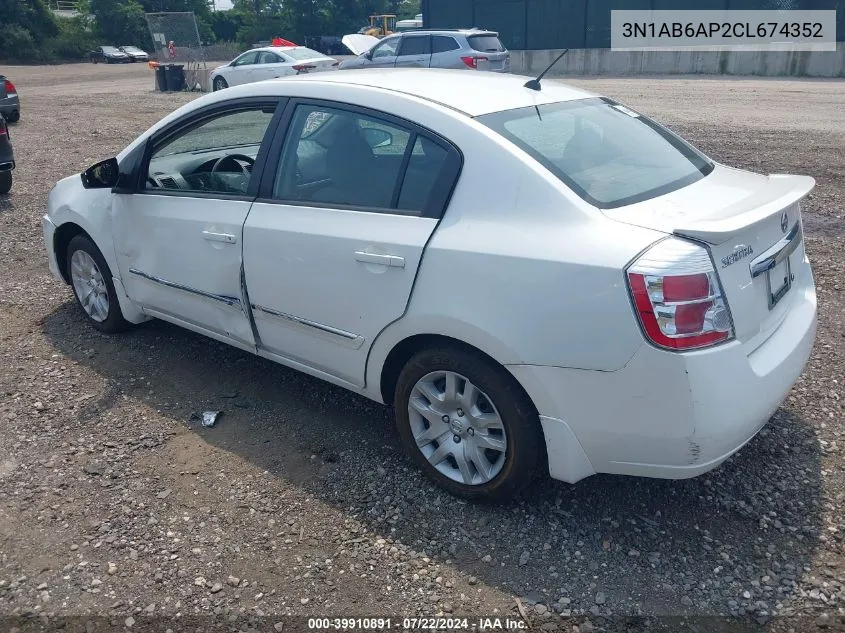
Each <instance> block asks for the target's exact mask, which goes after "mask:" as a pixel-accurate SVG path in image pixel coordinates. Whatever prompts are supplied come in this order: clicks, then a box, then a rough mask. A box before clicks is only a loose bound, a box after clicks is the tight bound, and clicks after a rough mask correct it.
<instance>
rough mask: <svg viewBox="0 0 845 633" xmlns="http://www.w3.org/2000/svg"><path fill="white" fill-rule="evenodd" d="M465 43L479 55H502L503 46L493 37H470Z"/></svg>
mask: <svg viewBox="0 0 845 633" xmlns="http://www.w3.org/2000/svg"><path fill="white" fill-rule="evenodd" d="M467 42H469V45H470V46H471V47H472V49H473V50H475V51H478V52H480V53H503V52H504V51H505V46H504V44H502V41H501V40H500V39H499V38H498V37H497V36H495V35H471V36H469V37H468V38H467Z"/></svg>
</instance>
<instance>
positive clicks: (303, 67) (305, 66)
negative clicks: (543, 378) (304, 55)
mask: <svg viewBox="0 0 845 633" xmlns="http://www.w3.org/2000/svg"><path fill="white" fill-rule="evenodd" d="M314 68H316V66H309V65H308V64H297V65H296V66H294V67H293V69H294V70H295V71H296V72H298V73H299V72H302V71H303V70H312V69H314Z"/></svg>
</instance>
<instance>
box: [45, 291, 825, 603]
mask: <svg viewBox="0 0 845 633" xmlns="http://www.w3.org/2000/svg"><path fill="white" fill-rule="evenodd" d="M43 329H44V332H45V333H46V336H47V337H48V338H49V340H50V341H51V342H52V344H53V345H54V347H55V348H56V350H57V351H58V352H60V353H62V354H63V355H65V356H67V357H68V358H70V359H73V360H74V361H76V362H78V363H81V364H83V365H85V366H88V367H90V368H91V369H93V370H94V371H96V372H97V373H98V374H100V375H101V376H103V377H104V378H106V379H108V380H109V381H111V382H112V384H114V385H118V386H117V389H118V391H119V392H120V393H122V394H124V395H126V396H127V397H129V398H137V399H139V400H140V399H142V398H143V399H144V400H145V401H146V402H147V403H149V404H150V405H152V406H155V407H156V408H159V409H161V410H163V411H164V412H165V414H167V415H169V416H171V417H173V418H174V419H177V420H182V421H184V422H185V423H186V424H188V425H189V427H190V428H191V429H193V432H195V433H197V434H198V435H199V436H200V437H201V438H202V440H203V441H204V442H207V443H208V444H209V445H211V446H214V447H217V448H218V449H221V450H224V451H228V452H230V453H233V454H236V455H238V456H240V457H242V458H244V459H246V460H248V461H249V462H251V463H252V464H254V465H255V466H257V467H258V468H260V469H262V470H266V471H268V472H269V473H271V474H272V475H273V476H275V477H278V478H280V479H283V480H287V481H290V482H293V483H294V484H295V485H297V486H300V487H301V488H303V489H305V490H306V491H307V492H308V493H309V494H311V495H313V496H314V497H316V498H317V499H320V500H321V501H323V502H325V503H329V504H332V505H334V506H336V507H337V508H339V509H342V510H343V511H344V512H354V514H355V515H356V516H357V518H358V519H359V520H363V521H365V522H366V523H367V524H368V527H370V528H371V529H372V530H374V531H376V532H378V533H380V534H382V535H384V536H385V537H389V538H394V539H399V540H401V542H402V543H404V544H406V545H410V546H412V547H414V548H415V549H417V550H419V551H425V552H426V554H427V555H429V556H433V557H437V558H439V559H440V560H443V561H446V560H448V561H451V564H452V565H454V566H455V567H456V568H457V569H459V570H461V571H463V572H465V573H467V574H471V575H473V576H475V577H476V578H477V579H478V580H479V581H480V582H483V583H487V584H489V585H493V586H496V587H499V588H501V589H502V590H504V591H508V592H511V593H513V594H515V595H517V596H520V597H521V598H522V600H523V601H524V602H526V603H528V604H531V603H533V602H542V603H545V604H549V605H551V604H553V603H554V602H556V601H557V600H558V599H559V598H560V597H561V596H566V595H569V596H572V600H573V603H576V602H578V601H581V602H582V604H583V602H584V600H585V597H587V596H589V599H588V604H587V605H586V606H587V608H592V609H594V610H598V611H600V612H601V611H602V610H603V607H599V606H593V596H595V594H596V593H597V592H598V591H600V592H603V593H605V594H606V596H605V598H606V601H607V603H608V604H613V605H614V613H622V612H625V610H626V608H627V609H628V610H629V612H630V613H631V614H633V615H637V614H638V612H645V613H648V614H664V615H678V614H680V615H683V614H687V615H695V614H715V613H726V612H727V611H728V610H729V608H733V607H734V605H732V604H731V606H730V607H729V606H728V605H729V604H730V603H729V601H730V600H736V603H737V604H736V608H737V609H739V608H748V609H749V610H750V611H753V610H754V609H755V608H756V609H762V607H760V606H759V604H757V605H756V606H755V602H757V601H760V600H763V601H765V602H766V605H767V607H768V608H769V609H771V608H774V606H775V604H776V603H781V604H783V605H788V604H789V603H790V600H791V599H792V598H793V597H794V594H793V592H794V591H797V589H795V586H796V585H795V583H793V582H792V580H793V579H798V578H799V577H800V576H801V575H802V574H803V573H804V567H805V566H806V565H808V564H810V560H811V557H812V555H813V553H814V551H815V549H816V547H817V545H818V542H819V536H820V531H821V529H822V527H821V526H822V517H821V508H822V501H821V499H822V489H821V487H822V482H821V473H820V468H821V466H820V463H821V462H820V448H819V445H818V442H817V440H816V438H815V435H814V432H813V429H812V428H811V427H810V425H809V424H807V423H806V422H805V421H803V420H801V419H799V418H797V417H795V416H794V415H791V414H789V413H787V412H785V411H784V410H780V411H778V412H777V413H776V415H775V416H774V418H773V419H772V421H771V422H770V423H769V425H768V426H767V427H766V428H765V429H764V430H763V432H761V434H760V435H758V436H757V437H756V438H755V439H754V440H753V441H752V442H750V443H749V444H748V445H747V446H746V447H745V448H744V449H743V450H742V451H740V452H739V453H738V455H737V456H735V457H734V458H732V459H731V460H729V461H728V462H727V463H725V464H724V465H722V466H721V467H720V468H718V469H717V470H715V471H713V472H712V473H709V474H707V475H704V476H701V477H698V478H695V479H690V480H684V481H663V480H653V479H645V478H634V477H614V476H594V477H591V478H588V479H586V480H584V481H582V482H579V483H578V484H576V485H567V484H564V483H560V482H554V481H551V480H548V479H544V480H542V481H540V482H539V483H538V484H537V485H535V486H534V487H532V488H531V489H530V490H529V491H528V492H527V493H526V496H525V497H524V498H522V499H521V500H519V501H515V502H512V503H509V504H505V505H499V506H495V505H485V504H473V503H464V502H461V501H458V500H456V499H454V498H452V497H450V496H449V495H448V494H446V493H443V492H441V491H440V490H439V489H438V488H436V487H435V486H434V485H432V484H430V483H429V482H428V480H427V479H425V478H424V477H423V476H422V475H421V474H420V473H419V472H418V471H417V470H416V469H415V468H414V467H413V466H412V465H411V464H410V462H409V461H407V460H406V459H405V458H404V456H403V455H402V452H401V449H400V446H399V442H398V438H397V434H396V432H395V429H394V426H393V422H392V416H391V414H390V412H389V411H388V410H387V408H386V407H382V406H379V405H377V404H375V403H372V402H370V401H368V400H366V399H365V398H362V397H359V396H356V395H353V394H350V393H348V392H346V391H345V390H342V389H340V388H336V387H333V386H331V385H328V384H326V383H324V382H322V381H319V380H317V379H314V378H310V377H308V376H305V375H303V374H301V373H298V372H296V371H293V370H289V369H287V368H284V367H282V366H280V365H277V364H274V363H271V362H269V361H266V360H263V359H260V358H257V357H254V356H252V355H250V354H248V353H246V352H242V351H240V350H237V349H235V348H232V347H229V346H226V345H223V344H220V343H217V342H215V341H211V340H209V339H207V338H205V337H202V336H200V335H196V334H193V333H191V332H188V331H185V330H183V329H181V328H178V327H176V326H172V325H169V324H167V323H164V322H161V321H152V322H150V323H146V324H144V325H142V326H140V327H137V328H135V329H133V330H131V331H130V332H127V333H124V334H121V335H117V336H106V335H101V334H99V333H97V332H93V330H92V329H91V328H90V327H89V326H88V325H87V324H86V323H85V322H84V320H83V318H82V315H81V313H80V312H79V310H78V309H77V307H76V305H75V304H74V303H72V302H70V301H69V302H67V303H65V304H63V305H62V306H61V307H59V308H58V309H57V310H56V311H54V312H53V313H51V314H49V315H47V316H46V317H45V319H44V321H43ZM80 331H84V332H85V334H84V335H80ZM92 332H93V334H92ZM142 376H143V377H144V380H143V381H142V380H139V377H142ZM210 409H214V410H221V411H223V412H224V414H223V416H222V417H221V418H220V421H219V422H218V424H217V426H215V427H214V428H211V429H208V428H203V427H202V426H201V424H199V423H198V422H190V421H189V420H190V418H191V414H192V413H198V412H202V411H204V410H210ZM488 557H489V558H488ZM702 570H706V573H705V575H704V576H702ZM760 570H766V572H765V577H761V575H760ZM645 586H648V587H650V589H649V591H648V592H645V591H644V590H643V587H645ZM752 587H755V589H753V590H752V591H753V592H754V594H755V595H754V597H753V598H750V599H744V598H743V596H742V594H743V592H744V591H745V590H747V589H750V588H752ZM646 593H647V594H648V597H647V598H646V597H645V596H644V594H646ZM655 596H657V597H655ZM685 596H686V598H685ZM714 596H721V598H718V599H716V598H714ZM731 596H733V597H732V598H731ZM645 600H647V602H645ZM620 605H621V608H620ZM573 606H574V604H573Z"/></svg>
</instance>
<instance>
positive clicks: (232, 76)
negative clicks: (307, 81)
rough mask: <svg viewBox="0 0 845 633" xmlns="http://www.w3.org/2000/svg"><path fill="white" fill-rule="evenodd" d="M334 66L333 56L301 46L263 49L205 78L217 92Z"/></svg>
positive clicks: (250, 53) (240, 57)
mask: <svg viewBox="0 0 845 633" xmlns="http://www.w3.org/2000/svg"><path fill="white" fill-rule="evenodd" d="M338 64H339V62H338V61H337V60H336V59H334V58H333V57H327V56H325V55H323V54H322V53H318V52H317V51H314V50H311V49H310V48H306V47H305V46H267V47H264V48H254V49H252V50H249V51H247V52H245V53H242V54H241V55H238V56H237V57H236V58H235V59H233V60H232V61H230V62H229V63H228V64H223V65H222V66H218V67H217V68H215V69H214V70H212V71H211V74H210V75H209V77H210V79H211V87H212V89H213V90H215V91H217V90H223V89H224V88H228V87H230V86H238V85H241V84H248V83H252V82H254V81H264V80H265V79H275V78H277V77H287V76H288V75H299V74H304V73H309V72H320V71H324V70H333V69H334V68H337V66H338Z"/></svg>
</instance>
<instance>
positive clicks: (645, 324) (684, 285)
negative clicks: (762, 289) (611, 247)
mask: <svg viewBox="0 0 845 633" xmlns="http://www.w3.org/2000/svg"><path fill="white" fill-rule="evenodd" d="M699 271H700V272H699ZM628 283H629V285H630V289H631V296H632V298H633V300H634V307H635V308H636V311H637V316H638V317H639V320H640V323H641V325H642V328H643V332H644V333H645V335H646V336H647V337H648V339H649V340H650V341H651V342H652V343H654V344H655V345H659V346H660V347H665V348H668V349H673V350H688V349H697V348H701V347H707V346H710V345H715V344H716V343H721V342H723V341H727V340H729V339H730V338H731V337H732V336H733V324H732V322H731V318H730V314H729V312H728V307H727V303H726V302H725V299H724V297H722V293H721V289H720V288H719V284H718V282H717V280H716V271H715V270H714V269H713V265H712V263H711V262H710V256H709V255H708V254H707V251H706V250H704V249H703V248H702V247H700V246H698V245H696V244H693V243H691V242H686V241H684V240H678V239H675V238H670V239H668V240H664V241H663V242H659V243H658V244H657V245H655V246H654V247H652V248H651V249H650V250H649V251H647V252H646V253H645V254H644V255H643V256H642V257H640V258H639V259H638V260H637V261H636V262H634V264H633V265H632V266H631V267H630V268H629V269H628Z"/></svg>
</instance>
